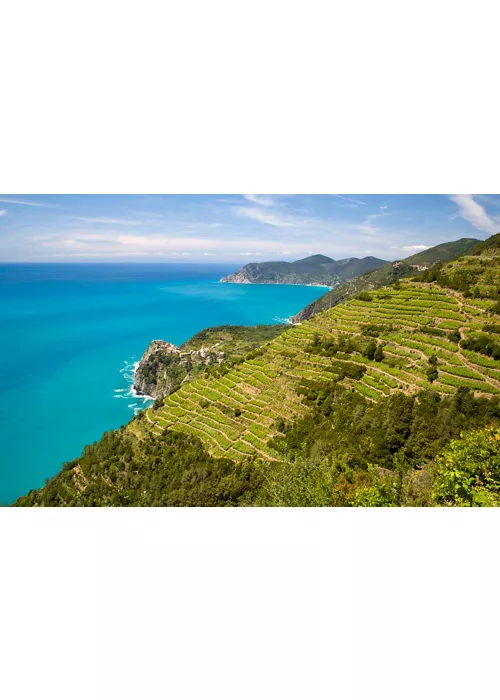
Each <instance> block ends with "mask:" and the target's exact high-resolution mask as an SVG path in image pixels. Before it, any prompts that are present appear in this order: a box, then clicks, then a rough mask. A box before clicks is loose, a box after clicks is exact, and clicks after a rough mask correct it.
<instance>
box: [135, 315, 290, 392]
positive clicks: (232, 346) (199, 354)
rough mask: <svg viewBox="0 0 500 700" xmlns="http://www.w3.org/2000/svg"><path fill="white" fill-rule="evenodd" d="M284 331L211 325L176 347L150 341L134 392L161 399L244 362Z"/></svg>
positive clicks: (263, 327)
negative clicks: (223, 367) (213, 372)
mask: <svg viewBox="0 0 500 700" xmlns="http://www.w3.org/2000/svg"><path fill="white" fill-rule="evenodd" d="M284 330H286V326H285V325H273V326H251V327H247V326H214V327H212V328H206V329H205V330H203V331H200V332H199V333H197V334H196V335H194V336H193V337H192V338H190V339H189V340H188V341H187V342H186V343H184V344H183V345H181V346H180V347H177V346H176V345H174V344H173V343H168V342H167V341H165V340H153V341H152V342H151V343H150V345H149V346H148V348H147V349H146V351H145V353H144V355H143V356H142V357H141V360H140V362H139V364H138V366H137V370H136V372H135V377H134V390H135V391H136V393H137V394H139V395H141V396H151V397H152V398H154V399H159V398H163V397H165V396H168V395H169V394H171V393H172V392H174V391H176V390H177V389H178V388H179V387H180V386H181V385H182V384H184V383H185V382H188V381H192V380H193V379H196V378H198V377H200V376H201V375H204V374H207V373H209V372H210V370H211V369H212V368H215V367H218V366H220V365H221V364H223V363H227V364H229V365H231V364H234V363H235V362H239V361H242V360H244V359H245V357H246V356H247V355H248V353H250V352H252V351H254V350H256V349H258V348H259V347H260V346H261V345H262V344H263V343H265V342H267V341H269V340H272V339H273V338H275V337H276V336H278V335H279V334H280V333H283V331H284Z"/></svg>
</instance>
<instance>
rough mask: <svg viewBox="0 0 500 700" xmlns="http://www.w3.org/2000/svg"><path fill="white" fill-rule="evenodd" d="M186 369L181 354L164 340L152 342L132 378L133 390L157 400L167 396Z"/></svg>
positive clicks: (174, 346)
mask: <svg viewBox="0 0 500 700" xmlns="http://www.w3.org/2000/svg"><path fill="white" fill-rule="evenodd" d="M182 374H184V375H185V374H186V367H185V366H183V365H182V364H181V352H180V350H179V348H178V347H177V346H176V345H173V344H172V343H167V342H166V341H165V340H153V341H152V342H151V343H150V345H149V346H148V348H147V350H146V352H145V353H144V355H143V356H142V358H141V360H140V362H139V365H138V367H137V370H136V373H135V377H134V390H135V391H136V392H137V393H138V394H141V395H143V396H152V397H153V398H155V399H156V398H159V397H161V396H166V395H167V394H169V393H170V392H171V391H172V389H173V388H174V386H175V385H176V384H177V383H178V382H179V379H180V377H181V375H182Z"/></svg>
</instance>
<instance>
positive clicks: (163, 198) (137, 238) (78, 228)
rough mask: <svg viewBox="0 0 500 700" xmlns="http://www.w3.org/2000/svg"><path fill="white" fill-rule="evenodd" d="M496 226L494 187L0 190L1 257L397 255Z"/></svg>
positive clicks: (498, 207)
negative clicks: (480, 190)
mask: <svg viewBox="0 0 500 700" xmlns="http://www.w3.org/2000/svg"><path fill="white" fill-rule="evenodd" d="M498 232H500V195H470V194H455V195H453V194H451V195H374V194H370V195H363V194H359V195H358V194H322V195H310V194H307V195H305V194H302V195H300V194H298V195H284V194H281V195H278V194H243V195H234V194H232V195H12V194H11V195H0V261H2V262H30V261H31V262H35V261H36V262H120V261H125V262H133V261H142V262H150V261H151V262H153V261H154V262H161V261H164V262H231V263H233V262H237V263H241V265H243V264H246V263H248V262H252V261H259V260H297V259H299V258H303V257H306V256H308V255H311V254H318V253H321V254H323V255H328V256H330V257H332V258H334V259H340V258H346V257H365V256H367V255H373V256H376V257H379V258H383V259H384V260H397V259H400V258H405V257H407V256H409V255H412V254H413V253H417V252H419V251H421V250H425V249H426V248H428V247H430V246H433V245H437V244H438V243H444V242H446V241H453V240H457V239H458V238H462V237H467V238H478V239H482V240H484V239H485V238H487V237H488V236H490V235H492V234H494V233H498Z"/></svg>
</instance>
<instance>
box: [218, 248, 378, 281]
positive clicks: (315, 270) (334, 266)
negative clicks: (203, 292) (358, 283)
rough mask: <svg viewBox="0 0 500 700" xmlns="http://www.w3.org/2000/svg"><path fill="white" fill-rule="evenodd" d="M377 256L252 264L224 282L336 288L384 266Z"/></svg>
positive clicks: (315, 257) (223, 279)
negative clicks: (316, 285)
mask: <svg viewBox="0 0 500 700" xmlns="http://www.w3.org/2000/svg"><path fill="white" fill-rule="evenodd" d="M384 262H385V260H379V259H378V258H374V257H367V258H362V259H358V258H346V259H344V260H332V258H328V257H326V256H325V255H312V256H310V257H309V258H304V259H303V260H297V261H295V262H292V263H289V262H263V263H250V264H249V265H245V267H243V268H242V269H241V270H239V271H238V272H235V273H234V274H232V275H229V276H228V277H223V278H222V279H221V282H223V283H236V284H318V285H320V284H321V285H326V286H334V285H336V284H340V283H341V282H343V281H345V280H347V279H351V278H353V277H357V276H358V275H361V274H363V273H364V272H368V271H369V270H374V269H376V268H377V267H380V266H381V265H383V264H384Z"/></svg>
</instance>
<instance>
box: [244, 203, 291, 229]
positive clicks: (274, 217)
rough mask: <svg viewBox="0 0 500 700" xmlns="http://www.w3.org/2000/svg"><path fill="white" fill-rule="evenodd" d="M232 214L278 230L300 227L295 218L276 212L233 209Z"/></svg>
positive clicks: (257, 209)
mask: <svg viewBox="0 0 500 700" xmlns="http://www.w3.org/2000/svg"><path fill="white" fill-rule="evenodd" d="M234 213H235V214H236V215H237V216H240V217H243V218H247V219H253V220H254V221H258V222H259V223H261V224H269V226H277V227H278V228H294V227H297V226H300V220H299V219H297V217H295V216H288V215H286V214H280V213H277V212H271V211H268V210H266V209H260V208H259V207H235V208H234Z"/></svg>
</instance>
